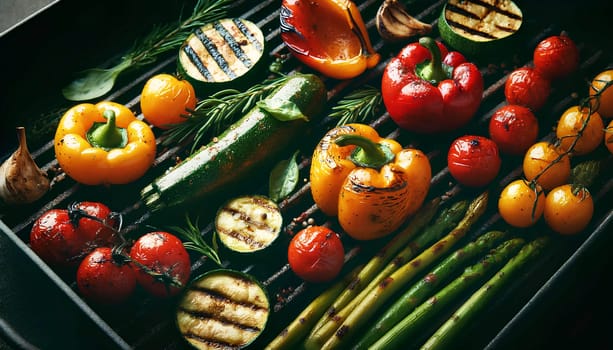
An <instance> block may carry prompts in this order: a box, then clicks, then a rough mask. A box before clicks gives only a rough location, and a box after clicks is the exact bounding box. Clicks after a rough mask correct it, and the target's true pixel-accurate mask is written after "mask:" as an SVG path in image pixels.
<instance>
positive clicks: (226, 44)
mask: <svg viewBox="0 0 613 350" xmlns="http://www.w3.org/2000/svg"><path fill="white" fill-rule="evenodd" d="M264 54H265V40H264V34H263V33H262V31H261V30H260V28H258V26H257V25H256V24H254V23H253V22H251V21H248V20H246V19H241V18H224V19H220V20H217V21H214V22H212V23H208V24H205V25H204V26H201V27H199V28H196V30H194V32H193V33H192V34H190V35H189V37H188V38H187V39H186V40H185V42H184V43H183V44H182V45H181V47H180V49H179V54H178V55H177V68H178V71H179V74H181V76H183V77H184V78H185V79H187V80H188V81H189V82H190V83H191V84H192V85H193V86H194V88H195V89H196V91H198V94H199V95H200V94H202V95H206V94H208V93H209V92H212V91H217V90H221V89H223V88H225V87H226V86H227V85H228V84H229V83H232V84H234V85H236V83H239V82H240V83H241V84H243V83H247V82H248V81H249V80H251V79H252V78H253V77H254V76H256V75H257V73H258V72H264V71H266V70H265V69H262V67H263V66H265V65H266V62H267V60H266V59H265V58H266V57H265V55H264Z"/></svg>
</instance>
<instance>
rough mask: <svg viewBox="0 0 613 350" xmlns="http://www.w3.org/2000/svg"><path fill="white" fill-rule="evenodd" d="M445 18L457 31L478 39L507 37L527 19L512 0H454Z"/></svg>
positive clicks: (447, 7)
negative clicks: (524, 18)
mask: <svg viewBox="0 0 613 350" xmlns="http://www.w3.org/2000/svg"><path fill="white" fill-rule="evenodd" d="M445 18H446V19H447V23H448V24H449V25H450V26H451V29H452V30H453V31H455V32H457V33H458V34H460V35H463V36H465V37H467V38H469V39H471V40H475V41H490V40H496V39H501V38H504V37H507V36H509V35H511V34H513V33H515V32H517V31H518V30H519V27H520V26H521V23H522V20H523V17H522V13H521V10H520V9H519V8H518V7H517V6H516V5H515V3H513V2H512V1H509V0H451V1H449V3H447V6H446V8H445Z"/></svg>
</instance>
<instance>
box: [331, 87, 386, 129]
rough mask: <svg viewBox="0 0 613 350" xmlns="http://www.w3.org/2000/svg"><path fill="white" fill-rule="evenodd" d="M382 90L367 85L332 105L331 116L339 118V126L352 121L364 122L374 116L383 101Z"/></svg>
mask: <svg viewBox="0 0 613 350" xmlns="http://www.w3.org/2000/svg"><path fill="white" fill-rule="evenodd" d="M382 101H383V100H382V98H381V92H380V91H379V90H378V89H376V88H374V87H372V86H368V85H367V86H365V87H364V88H362V89H358V90H355V91H353V92H351V93H350V94H348V95H347V96H345V97H344V98H343V99H341V100H340V101H338V103H337V104H336V105H335V106H334V107H332V113H330V117H331V118H338V121H337V122H336V125H337V126H340V125H345V124H350V123H364V122H366V121H368V120H369V119H370V118H372V117H374V116H375V114H376V113H377V112H378V110H379V107H380V106H381V103H382Z"/></svg>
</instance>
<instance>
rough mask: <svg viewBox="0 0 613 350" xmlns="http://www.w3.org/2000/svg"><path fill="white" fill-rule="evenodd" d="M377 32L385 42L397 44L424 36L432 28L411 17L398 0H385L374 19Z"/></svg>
mask: <svg viewBox="0 0 613 350" xmlns="http://www.w3.org/2000/svg"><path fill="white" fill-rule="evenodd" d="M376 24H377V31H378V32H379V35H381V38H383V40H386V41H391V42H398V41H403V40H406V39H408V38H410V37H413V36H417V35H424V34H427V33H429V32H430V31H431V30H432V26H431V25H430V24H428V23H424V22H422V21H420V20H418V19H417V18H415V17H413V16H411V15H410V14H409V13H408V12H407V10H406V8H405V7H404V5H403V4H402V3H401V2H399V1H398V0H385V1H383V3H382V4H381V6H380V7H379V11H378V12H377V17H376Z"/></svg>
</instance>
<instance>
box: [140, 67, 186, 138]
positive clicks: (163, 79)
mask: <svg viewBox="0 0 613 350" xmlns="http://www.w3.org/2000/svg"><path fill="white" fill-rule="evenodd" d="M196 102H197V99H196V92H195V90H194V87H193V86H192V84H191V83H190V82H188V81H187V80H180V79H178V78H176V77H175V76H173V75H170V74H158V75H155V76H153V77H151V78H150V79H149V80H147V83H145V86H144V87H143V90H142V92H141V99H140V107H141V111H142V112H143V116H144V117H145V119H146V120H147V121H148V122H149V123H151V124H152V125H154V126H156V127H158V128H160V129H168V128H170V127H171V126H172V125H175V124H180V123H183V122H184V121H185V120H186V116H188V115H189V111H191V110H194V109H195V108H196Z"/></svg>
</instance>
